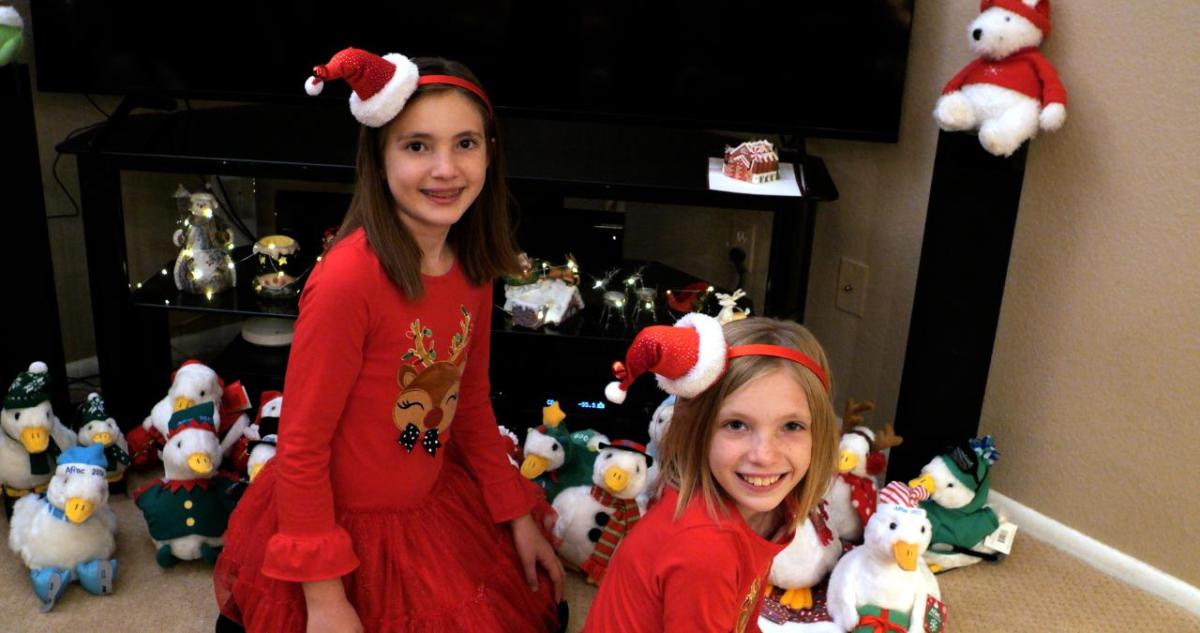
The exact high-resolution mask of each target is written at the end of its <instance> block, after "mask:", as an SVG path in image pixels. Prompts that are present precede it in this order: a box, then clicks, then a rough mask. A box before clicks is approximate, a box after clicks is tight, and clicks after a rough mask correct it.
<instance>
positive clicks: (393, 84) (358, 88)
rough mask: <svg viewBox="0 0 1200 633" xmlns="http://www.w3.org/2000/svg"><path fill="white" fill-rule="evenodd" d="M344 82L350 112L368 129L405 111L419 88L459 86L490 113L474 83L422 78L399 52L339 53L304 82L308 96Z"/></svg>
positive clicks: (442, 77)
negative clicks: (347, 87)
mask: <svg viewBox="0 0 1200 633" xmlns="http://www.w3.org/2000/svg"><path fill="white" fill-rule="evenodd" d="M332 79H344V80H345V81H346V83H348V84H350V88H351V89H352V90H353V92H352V93H351V94H350V112H351V113H352V114H354V118H356V119H358V121H359V122H360V123H362V124H363V125H366V126H367V127H383V126H384V125H387V123H388V122H389V121H391V120H392V119H394V118H396V115H397V114H399V113H400V111H401V110H403V109H404V104H406V103H408V100H409V98H410V97H412V95H413V93H414V92H416V91H417V88H418V87H419V86H427V85H430V84H444V85H450V86H458V87H459V88H463V89H465V90H468V91H470V92H471V93H472V94H474V95H475V96H477V97H479V98H480V100H482V101H483V103H484V105H486V106H487V109H488V114H494V113H493V112H492V102H491V100H489V99H488V96H487V93H485V92H484V91H483V88H480V87H479V86H478V85H477V84H475V83H474V82H471V81H468V80H466V79H463V78H462V77H455V76H453V75H425V76H421V73H420V70H418V69H417V65H416V64H414V63H413V62H412V60H410V59H409V58H407V57H405V56H403V55H400V54H399V53H388V54H387V55H384V56H382V57H380V56H379V55H376V54H374V53H371V52H368V51H364V50H362V49H359V48H345V49H342V50H340V51H338V52H337V53H336V54H335V55H334V56H333V57H332V58H331V59H330V60H329V63H327V64H321V65H319V66H314V67H313V74H312V76H311V77H309V78H308V80H307V81H305V82H304V91H305V92H307V93H308V94H309V95H312V96H316V95H319V94H321V90H322V89H323V88H324V85H325V84H324V82H326V81H329V80H332Z"/></svg>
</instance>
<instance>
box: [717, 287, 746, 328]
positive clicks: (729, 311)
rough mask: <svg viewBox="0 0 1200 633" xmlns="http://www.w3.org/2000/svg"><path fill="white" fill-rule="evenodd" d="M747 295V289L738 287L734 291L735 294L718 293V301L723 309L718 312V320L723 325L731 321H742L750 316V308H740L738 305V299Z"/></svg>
mask: <svg viewBox="0 0 1200 633" xmlns="http://www.w3.org/2000/svg"><path fill="white" fill-rule="evenodd" d="M745 296H746V291H745V290H742V289H741V288H738V289H737V290H734V291H733V294H731V295H727V294H725V293H723V292H718V293H717V303H719V304H720V305H721V311H720V312H718V313H717V321H720V322H721V324H722V325H724V324H726V323H729V322H730V321H741V320H742V319H744V318H746V317H748V316H750V309H749V308H746V309H739V308H738V307H737V302H738V299H741V298H742V297H745Z"/></svg>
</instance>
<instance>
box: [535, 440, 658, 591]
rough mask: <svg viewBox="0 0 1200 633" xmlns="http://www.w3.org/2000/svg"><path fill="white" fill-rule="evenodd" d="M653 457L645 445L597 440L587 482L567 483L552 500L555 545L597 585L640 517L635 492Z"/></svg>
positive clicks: (644, 478) (642, 486)
mask: <svg viewBox="0 0 1200 633" xmlns="http://www.w3.org/2000/svg"><path fill="white" fill-rule="evenodd" d="M652 461H653V460H652V459H651V458H650V456H649V455H647V454H646V447H644V446H642V445H641V444H638V443H637V442H631V441H629V440H617V441H615V442H613V443H612V444H601V445H600V454H599V455H598V456H597V457H596V463H595V465H594V466H593V467H592V483H591V485H583V486H575V487H572V488H567V489H566V490H564V491H562V493H561V494H559V495H558V497H557V498H556V499H555V500H554V504H553V505H554V511H555V512H557V513H558V520H557V521H556V522H555V524H554V537H555V539H556V540H557V541H558V545H557V547H556V549H557V550H558V553H559V555H560V556H562V557H563V559H565V560H566V561H567V562H569V563H571V564H572V565H575V566H576V567H578V568H579V569H581V570H583V572H584V573H586V574H587V581H588V583H590V584H593V585H598V584H600V581H601V580H603V579H604V573H605V572H606V571H607V570H608V561H609V560H610V559H611V558H612V555H613V554H614V553H615V552H616V550H617V547H619V546H620V544H621V540H622V539H623V538H625V534H627V533H628V532H629V530H630V529H632V528H633V526H634V524H636V523H637V522H638V520H640V519H641V517H642V512H643V511H644V510H645V508H642V507H639V506H638V502H637V497H638V494H639V493H641V492H642V490H643V489H644V488H645V486H646V475H647V472H648V471H649V470H650V463H651V462H652Z"/></svg>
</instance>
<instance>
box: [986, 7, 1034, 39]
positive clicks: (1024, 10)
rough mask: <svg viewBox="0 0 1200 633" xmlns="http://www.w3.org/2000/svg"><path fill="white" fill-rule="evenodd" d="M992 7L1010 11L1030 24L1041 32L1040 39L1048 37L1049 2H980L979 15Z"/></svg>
mask: <svg viewBox="0 0 1200 633" xmlns="http://www.w3.org/2000/svg"><path fill="white" fill-rule="evenodd" d="M992 7H999V8H1001V9H1004V10H1006V11H1012V12H1013V13H1016V14H1017V15H1019V16H1021V17H1023V18H1025V19H1026V20H1029V21H1030V22H1032V23H1033V25H1034V26H1036V27H1037V28H1038V30H1039V31H1041V32H1042V37H1049V36H1050V0H980V2H979V12H980V13H983V12H984V11H987V10H988V9H990V8H992Z"/></svg>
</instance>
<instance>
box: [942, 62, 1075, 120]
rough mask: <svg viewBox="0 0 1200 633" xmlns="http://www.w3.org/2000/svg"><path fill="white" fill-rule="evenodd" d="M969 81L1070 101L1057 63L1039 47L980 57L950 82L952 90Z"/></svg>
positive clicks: (1053, 100)
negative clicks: (1049, 59) (998, 56)
mask: <svg viewBox="0 0 1200 633" xmlns="http://www.w3.org/2000/svg"><path fill="white" fill-rule="evenodd" d="M968 84H993V85H997V86H1001V87H1004V88H1009V89H1011V90H1016V91H1017V92H1020V93H1022V94H1025V95H1028V96H1030V97H1033V98H1034V99H1037V100H1038V101H1040V102H1041V104H1042V106H1043V107H1044V106H1046V105H1049V104H1051V103H1061V104H1063V105H1064V106H1065V105H1067V89H1066V87H1064V86H1063V84H1062V81H1060V80H1059V78H1058V72H1057V71H1055V70H1054V66H1051V65H1050V62H1049V61H1047V60H1046V58H1045V57H1044V56H1043V55H1042V53H1041V51H1039V50H1038V49H1036V48H1023V49H1021V50H1019V51H1017V52H1015V53H1013V54H1012V55H1009V56H1008V57H1005V58H1004V59H1001V60H994V59H987V58H985V57H980V58H977V59H976V60H974V61H972V62H971V63H969V64H967V65H966V67H964V68H963V69H962V70H960V71H958V74H957V75H955V76H954V78H953V79H951V80H950V81H949V83H947V84H946V87H945V88H944V89H943V90H942V94H949V93H951V92H954V91H956V90H962V87H963V86H965V85H968Z"/></svg>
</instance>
